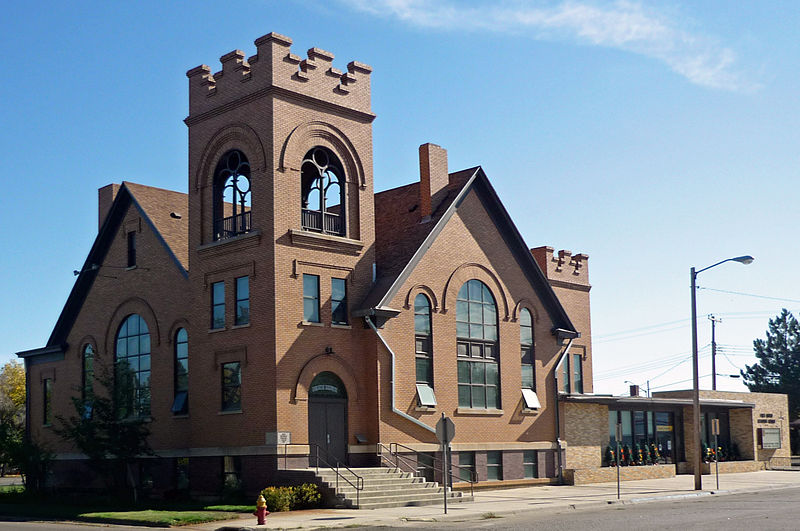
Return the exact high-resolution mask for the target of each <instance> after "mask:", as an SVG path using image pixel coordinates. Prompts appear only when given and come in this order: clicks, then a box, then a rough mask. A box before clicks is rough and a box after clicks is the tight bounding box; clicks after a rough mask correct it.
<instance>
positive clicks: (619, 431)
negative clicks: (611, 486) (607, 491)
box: [614, 423, 622, 499]
mask: <svg viewBox="0 0 800 531" xmlns="http://www.w3.org/2000/svg"><path fill="white" fill-rule="evenodd" d="M614 439H615V440H616V443H617V451H616V453H614V457H615V458H616V459H617V499H619V440H620V439H622V424H620V423H617V429H616V432H615V433H614Z"/></svg>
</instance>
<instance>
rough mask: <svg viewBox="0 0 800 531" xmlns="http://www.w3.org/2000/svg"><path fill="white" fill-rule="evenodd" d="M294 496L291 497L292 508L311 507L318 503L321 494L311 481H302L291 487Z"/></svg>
mask: <svg viewBox="0 0 800 531" xmlns="http://www.w3.org/2000/svg"><path fill="white" fill-rule="evenodd" d="M292 493H293V494H294V497H293V499H292V510H295V509H313V508H314V507H317V506H318V505H319V501H320V500H321V499H322V494H320V492H319V488H318V487H317V486H316V485H314V484H313V483H303V484H302V485H298V486H297V487H294V488H293V489H292Z"/></svg>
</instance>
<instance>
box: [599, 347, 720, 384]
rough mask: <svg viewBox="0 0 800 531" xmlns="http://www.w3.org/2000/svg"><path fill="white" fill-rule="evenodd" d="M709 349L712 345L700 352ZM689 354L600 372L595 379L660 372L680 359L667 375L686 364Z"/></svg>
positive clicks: (682, 353) (705, 354)
mask: <svg viewBox="0 0 800 531" xmlns="http://www.w3.org/2000/svg"><path fill="white" fill-rule="evenodd" d="M709 347H710V345H708V344H707V345H704V346H703V347H702V348H701V349H700V350H699V351H698V352H703V351H706V350H707V349H709ZM687 354H688V352H686V351H684V352H681V353H679V354H676V355H674V356H669V357H666V358H660V359H657V360H651V361H649V362H645V363H640V364H638V365H627V366H625V367H620V368H617V369H611V370H607V371H602V372H598V373H597V374H596V375H595V378H594V379H595V380H596V381H602V380H612V379H616V378H621V377H624V376H627V375H630V374H639V373H642V372H646V371H653V370H658V369H661V368H663V367H665V366H667V365H669V364H670V363H673V362H674V361H675V360H676V359H677V358H680V360H679V362H678V363H677V364H676V365H674V366H673V367H670V368H669V369H667V371H665V373H666V372H669V371H670V370H672V369H673V368H674V367H675V366H677V365H680V364H681V363H683V362H685V361H686V359H684V356H686V355H687ZM710 355H711V353H710V351H709V352H703V353H702V354H701V355H700V357H702V358H707V357H708V356H710ZM651 380H652V378H651Z"/></svg>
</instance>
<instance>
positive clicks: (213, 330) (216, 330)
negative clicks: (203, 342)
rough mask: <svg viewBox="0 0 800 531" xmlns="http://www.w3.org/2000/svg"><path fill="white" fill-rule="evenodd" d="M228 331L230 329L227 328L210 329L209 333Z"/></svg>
mask: <svg viewBox="0 0 800 531" xmlns="http://www.w3.org/2000/svg"><path fill="white" fill-rule="evenodd" d="M227 329H228V327H227V326H223V327H222V328H209V329H208V333H209V334H216V333H217V332H224V331H225V330H227Z"/></svg>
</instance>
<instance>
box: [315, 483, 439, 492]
mask: <svg viewBox="0 0 800 531" xmlns="http://www.w3.org/2000/svg"><path fill="white" fill-rule="evenodd" d="M327 486H328V488H336V484H335V483H334V484H327ZM437 487H438V485H436V484H435V483H427V482H425V481H417V482H416V483H402V484H399V485H397V484H394V483H386V484H383V485H373V484H372V483H365V484H364V488H363V489H361V492H381V491H386V492H391V491H406V492H409V491H417V490H424V489H431V488H437ZM355 490H356V488H355V487H354V486H352V485H350V484H348V483H345V484H342V482H341V481H340V482H339V492H350V491H353V492H355Z"/></svg>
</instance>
